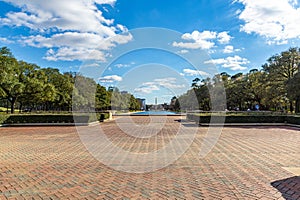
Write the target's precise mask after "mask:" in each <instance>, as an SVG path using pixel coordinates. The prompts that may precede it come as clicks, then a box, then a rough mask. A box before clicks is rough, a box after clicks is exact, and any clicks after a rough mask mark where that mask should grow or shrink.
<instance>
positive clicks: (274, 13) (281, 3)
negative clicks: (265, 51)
mask: <svg viewBox="0 0 300 200" xmlns="http://www.w3.org/2000/svg"><path fill="white" fill-rule="evenodd" d="M237 2H239V3H242V4H243V5H244V9H243V10H242V11H241V12H240V13H239V19H241V20H243V21H244V22H245V24H244V25H242V26H241V31H244V32H246V33H249V34H250V33H256V34H258V35H260V36H263V37H266V38H267V42H268V43H269V44H272V43H277V44H282V43H287V40H289V39H294V38H299V37H300V26H299V21H300V8H299V7H298V8H297V7H296V6H297V1H296V0H292V1H291V0H273V1H272V2H270V1H268V0H237Z"/></svg>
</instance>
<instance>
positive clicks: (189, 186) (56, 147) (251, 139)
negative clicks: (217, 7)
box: [0, 117, 300, 199]
mask: <svg viewBox="0 0 300 200" xmlns="http://www.w3.org/2000/svg"><path fill="white" fill-rule="evenodd" d="M175 119H177V118H176V117H168V119H167V122H166V124H165V126H164V128H163V130H162V131H161V132H160V133H159V134H158V135H157V138H158V139H156V140H153V139H151V138H148V139H139V140H144V141H143V143H140V142H137V141H136V140H123V138H124V137H128V136H124V134H122V131H121V130H120V129H119V128H118V127H117V126H116V124H115V123H114V122H108V123H103V124H102V125H101V126H102V128H103V130H105V132H106V133H107V135H108V136H109V137H110V138H111V139H112V140H113V141H118V142H120V143H122V141H127V143H128V142H129V143H134V144H133V145H131V150H133V151H134V150H136V149H137V148H140V149H142V150H143V151H146V150H149V149H150V150H155V149H157V148H160V147H161V146H162V143H165V142H168V141H169V140H170V138H172V136H173V135H174V130H176V129H177V128H178V127H179V126H180V123H179V122H177V121H174V120H175ZM134 121H135V122H136V123H140V124H147V123H148V122H149V118H147V117H146V118H145V117H144V118H143V117H135V118H134ZM189 128H191V129H193V128H194V129H195V128H196V127H193V126H190V127H189ZM133 129H134V130H133V131H135V130H136V129H137V128H136V127H134V126H133ZM141 130H143V131H145V130H144V129H141ZM206 131H207V128H205V127H204V128H203V127H201V128H199V130H198V132H197V136H196V139H195V141H194V143H193V144H192V145H191V147H190V148H189V149H188V150H187V151H186V153H185V154H184V155H183V156H181V157H180V158H179V159H178V160H177V161H176V162H175V163H173V164H171V165H169V166H167V167H165V168H163V169H160V170H157V171H154V172H149V173H141V174H132V173H131V174H129V173H125V172H120V171H115V170H113V169H111V168H109V167H107V166H105V165H104V164H102V163H100V162H99V161H98V160H96V159H95V158H93V156H92V155H91V154H90V153H89V152H88V151H87V150H86V149H85V147H84V145H83V144H82V143H81V141H80V138H79V136H78V134H77V132H76V128H75V127H24V128H0V199H300V194H299V187H300V181H299V177H296V176H295V175H293V174H292V173H290V172H288V171H286V170H284V169H282V167H300V148H299V144H300V132H299V130H298V129H295V128H289V127H238V128H237V127H234V128H233V127H226V128H224V129H223V132H222V135H221V137H220V138H219V141H218V143H217V144H216V146H215V147H214V148H213V150H212V151H211V152H210V153H209V154H208V155H207V156H206V157H205V158H202V159H201V158H199V157H198V153H199V149H200V147H201V142H202V140H203V138H204V136H205V133H206ZM155 141H156V142H157V141H158V143H157V144H154V143H155ZM136 142H137V143H136ZM127 145H128V144H127ZM143 145H146V146H147V147H145V148H143ZM124 146H126V145H124Z"/></svg>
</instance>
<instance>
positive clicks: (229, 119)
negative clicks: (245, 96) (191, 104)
mask: <svg viewBox="0 0 300 200" xmlns="http://www.w3.org/2000/svg"><path fill="white" fill-rule="evenodd" d="M224 117H225V115H224V116H214V122H215V123H223V122H224V123H288V124H298V125H300V116H286V115H252V116H251V115H245V116H241V115H236V116H234V115H229V116H226V117H225V118H224ZM187 119H188V120H191V121H195V122H196V123H199V124H209V123H210V122H211V116H208V115H204V116H202V115H197V114H187ZM224 119H225V121H224Z"/></svg>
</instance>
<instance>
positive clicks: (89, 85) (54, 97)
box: [0, 47, 140, 113]
mask: <svg viewBox="0 0 300 200" xmlns="http://www.w3.org/2000/svg"><path fill="white" fill-rule="evenodd" d="M0 74H1V76H0V106H2V107H10V112H11V113H14V111H15V108H17V109H18V110H20V111H24V110H25V111H32V110H39V111H71V110H72V108H76V109H77V108H78V109H85V108H92V109H95V110H96V111H100V110H108V109H112V107H113V108H115V109H124V110H126V109H127V110H128V109H129V110H139V109H140V104H139V102H138V100H137V99H136V98H135V97H134V96H133V95H132V94H129V93H126V92H125V93H122V92H120V91H119V90H118V89H117V88H113V87H110V88H108V89H106V87H104V86H101V85H100V84H98V83H96V81H95V80H94V79H91V78H88V77H85V76H82V75H80V74H76V73H72V72H66V73H61V72H60V71H59V70H58V69H55V68H41V67H39V66H38V65H36V64H31V63H27V62H25V61H19V60H17V59H16V58H15V57H14V56H13V54H12V53H11V51H10V49H9V48H7V47H2V48H0Z"/></svg>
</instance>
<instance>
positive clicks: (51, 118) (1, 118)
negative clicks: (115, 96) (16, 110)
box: [0, 113, 109, 124]
mask: <svg viewBox="0 0 300 200" xmlns="http://www.w3.org/2000/svg"><path fill="white" fill-rule="evenodd" d="M95 116H96V117H95ZM103 117H104V118H103ZM108 117H109V113H96V115H93V114H82V115H80V114H78V115H72V114H11V115H9V114H3V115H1V114H0V124H19V123H75V122H76V123H90V122H95V121H100V120H102V121H103V119H108Z"/></svg>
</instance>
